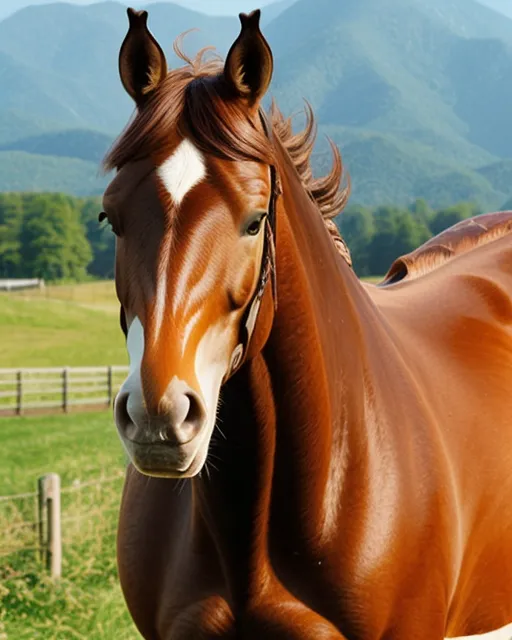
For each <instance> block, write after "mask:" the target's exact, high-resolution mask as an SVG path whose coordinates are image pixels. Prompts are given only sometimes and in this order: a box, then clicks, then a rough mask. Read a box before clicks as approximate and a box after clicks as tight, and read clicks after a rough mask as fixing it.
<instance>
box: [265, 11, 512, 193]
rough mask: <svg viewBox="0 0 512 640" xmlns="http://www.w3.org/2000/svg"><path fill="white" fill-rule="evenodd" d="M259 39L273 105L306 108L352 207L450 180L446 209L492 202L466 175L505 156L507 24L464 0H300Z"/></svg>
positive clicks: (511, 61)
mask: <svg viewBox="0 0 512 640" xmlns="http://www.w3.org/2000/svg"><path fill="white" fill-rule="evenodd" d="M266 33H267V35H268V38H269V40H270V42H271V43H272V46H273V51H274V55H275V57H276V60H277V63H276V75H275V79H274V84H273V91H274V93H275V94H276V95H277V97H278V99H279V103H280V106H281V107H282V109H283V110H284V111H285V112H290V111H295V110H296V109H297V107H298V97H299V96H301V95H302V97H304V98H306V99H307V100H308V101H309V102H310V103H311V104H312V106H313V108H314V110H315V113H316V114H317V116H318V121H319V124H320V128H321V130H323V131H324V132H328V133H329V134H330V135H331V136H332V137H333V138H334V139H335V141H336V142H337V143H338V144H339V145H340V146H341V148H342V151H343V154H344V159H345V161H346V165H347V166H348V169H349V172H350V173H351V175H352V177H353V187H354V191H353V193H354V198H356V199H357V200H358V201H368V200H370V201H372V200H373V201H374V199H375V198H376V189H375V187H376V188H377V192H378V191H379V189H381V190H382V197H383V198H384V199H385V200H387V201H391V202H393V201H395V202H397V201H400V202H404V199H405V195H406V194H409V198H414V197H419V196H421V195H424V194H425V193H426V192H428V188H430V187H429V186H428V185H433V184H434V183H435V181H436V180H439V179H440V178H441V177H442V176H444V175H448V176H451V178H452V179H453V177H454V174H453V171H454V170H455V171H456V172H459V173H458V174H457V175H459V174H460V172H462V175H461V176H459V177H460V179H459V178H458V179H457V180H455V181H454V189H453V197H454V198H455V197H458V196H460V195H461V194H463V193H465V192H467V193H468V195H471V193H474V194H475V197H476V196H478V198H479V199H480V200H481V201H483V202H485V205H486V206H496V204H499V203H500V198H502V197H503V193H502V191H501V190H499V189H496V188H495V187H494V186H493V185H492V184H491V183H489V182H488V181H487V179H486V178H484V177H483V176H481V175H480V174H477V173H476V172H474V171H473V170H474V169H476V168H478V167H479V166H483V165H486V164H490V163H491V162H492V159H493V158H494V159H495V158H496V157H506V156H510V155H512V128H511V127H510V125H509V122H510V110H509V105H511V104H512V100H511V98H512V21H511V20H507V19H505V18H503V17H502V16H499V15H497V14H496V13H495V12H493V11H491V10H489V9H488V8H487V7H484V6H482V5H480V4H478V3H477V2H473V1H472V0H451V1H450V2H446V0H342V1H340V0H314V1H313V0H299V2H297V3H296V4H295V5H293V6H292V7H291V9H289V10H288V11H287V12H285V13H284V14H281V15H280V16H278V18H277V19H276V20H274V21H273V22H272V23H271V24H270V25H269V26H268V28H267V30H266ZM377 159H379V160H378V164H377V165H376V161H377ZM370 166H371V167H372V170H370V169H369V167H370ZM418 169H422V171H420V172H419V173H418V171H417V170H418ZM422 172H423V178H422V179H421V180H420V181H418V180H419V179H420V177H421V174H422ZM398 176H400V178H399V179H398ZM386 180H387V183H385V181H386ZM468 180H469V181H470V182H471V181H473V183H474V184H473V185H472V187H471V188H466V187H464V186H463V185H466V186H469V185H468ZM448 183H449V181H448ZM368 184H370V185H373V188H370V189H369V188H368ZM455 185H458V186H455ZM508 192H512V185H510V187H509V191H508ZM370 194H371V195H370ZM447 196H448V197H449V192H447V191H445V190H436V191H435V193H434V191H433V192H432V196H431V198H430V199H431V200H432V202H433V203H435V204H436V205H439V206H443V205H444V204H445V203H446V197H447Z"/></svg>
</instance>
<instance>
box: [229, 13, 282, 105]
mask: <svg viewBox="0 0 512 640" xmlns="http://www.w3.org/2000/svg"><path fill="white" fill-rule="evenodd" d="M260 17H261V11H260V10H259V9H257V10H256V11H253V12H252V13H250V14H249V15H246V14H245V13H241V14H240V15H239V18H240V23H241V25H242V29H241V31H240V34H239V36H238V38H237V39H236V40H235V42H234V43H233V45H232V47H231V49H230V50H229V53H228V55H227V58H226V64H225V65H224V77H225V78H226V80H227V82H228V84H229V85H231V87H232V88H233V89H234V91H235V92H236V94H238V95H239V96H241V97H243V98H246V99H248V100H249V103H250V104H251V106H253V105H255V104H256V103H258V102H259V101H260V100H261V98H262V97H263V96H264V95H265V93H266V91H267V89H268V87H269V85H270V81H271V79H272V70H273V66H274V63H273V59H272V51H271V50H270V47H269V45H268V42H267V41H266V40H265V38H264V37H263V34H262V33H261V31H260Z"/></svg>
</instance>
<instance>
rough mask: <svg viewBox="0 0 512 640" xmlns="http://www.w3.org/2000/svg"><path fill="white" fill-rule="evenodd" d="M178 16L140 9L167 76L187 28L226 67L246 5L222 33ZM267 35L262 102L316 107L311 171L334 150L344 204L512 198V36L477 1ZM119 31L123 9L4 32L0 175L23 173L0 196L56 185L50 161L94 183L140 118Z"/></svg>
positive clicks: (334, 20)
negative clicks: (269, 77)
mask: <svg viewBox="0 0 512 640" xmlns="http://www.w3.org/2000/svg"><path fill="white" fill-rule="evenodd" d="M2 1H3V0H2ZM494 1H495V2H498V0H494ZM178 2H183V4H185V3H186V5H187V7H186V8H185V7H183V6H179V5H178V4H172V3H157V4H149V5H148V6H147V9H148V11H149V24H150V28H151V30H152V31H153V33H154V34H155V35H156V37H157V38H158V40H159V41H160V43H161V44H162V46H163V48H164V49H165V51H166V54H167V55H168V59H169V62H170V65H171V66H172V65H175V64H178V63H179V64H182V62H181V61H178V60H177V59H176V57H175V56H174V54H173V52H172V44H173V40H174V38H175V37H176V36H178V35H179V34H180V33H182V32H184V31H186V30H188V29H190V28H193V27H197V28H199V32H193V33H190V34H189V35H188V36H187V38H186V39H185V50H186V51H187V52H188V53H191V54H194V53H195V52H196V51H197V49H198V48H200V47H202V46H206V45H210V44H213V45H214V46H215V47H216V48H217V50H218V52H219V53H220V54H221V55H225V54H226V52H227V50H228V48H229V46H230V45H231V43H232V42H233V40H234V39H235V37H236V36H237V34H238V32H239V21H238V18H237V17H236V13H237V12H238V9H239V7H240V4H239V3H237V11H236V12H233V13H234V14H235V15H232V16H231V17H229V16H228V17H225V16H220V17H219V16H212V15H205V14H204V13H199V12H197V11H194V10H192V9H191V8H190V7H197V8H204V7H205V4H206V3H207V2H210V0H190V1H189V0H178ZM234 2H235V0H225V4H224V5H223V4H222V3H220V2H216V3H215V4H214V3H212V4H211V5H210V4H209V5H208V6H209V7H210V9H209V10H211V11H213V7H215V11H220V10H221V8H222V7H226V8H227V9H229V7H231V6H234ZM488 2H491V0H488ZM230 3H232V4H230ZM256 4H258V3H256ZM261 4H263V3H261ZM139 5H140V3H139ZM227 9H226V10H227ZM263 19H264V21H265V24H266V26H265V27H264V33H265V35H266V37H267V38H268V40H269V42H270V44H271V46H272V50H273V53H274V58H275V75H274V80H273V84H272V87H271V94H272V95H274V96H275V97H276V99H277V102H278V104H279V106H280V107H281V109H282V110H283V111H284V112H285V113H296V112H297V111H299V110H300V109H301V108H302V106H303V102H302V98H306V99H307V100H308V101H309V102H310V103H311V104H312V106H313V108H314V111H315V114H316V116H317V119H318V122H319V126H320V133H321V134H322V135H321V136H320V138H319V143H318V147H317V150H316V153H315V161H314V162H315V170H316V171H320V170H321V169H323V168H325V167H326V166H327V155H326V153H325V152H326V150H327V146H326V144H325V140H324V134H328V135H330V136H331V137H332V138H333V139H334V140H335V142H336V143H337V144H338V145H339V146H340V147H341V150H342V153H343V158H344V162H345V164H346V166H347V168H348V170H349V173H350V175H351V177H352V183H353V196H352V201H358V202H361V203H366V204H380V203H384V202H390V203H396V204H403V203H408V202H410V201H412V200H414V199H415V198H417V197H426V198H427V199H428V200H429V201H430V202H431V204H432V206H445V205H449V204H452V203H453V202H455V201H457V200H460V199H465V198H468V199H474V200H478V201H479V202H480V203H481V204H482V206H484V207H488V208H494V207H497V206H499V205H501V204H502V203H503V202H504V201H505V200H506V199H508V198H510V197H511V196H512V180H509V176H510V177H511V179H512V175H511V170H510V158H511V157H512V127H510V124H509V123H510V116H511V113H510V109H511V107H510V105H512V20H509V19H507V18H505V17H503V16H502V15H499V14H497V13H496V12H495V11H493V10H492V9H490V8H488V7H486V6H483V4H480V3H479V2H477V1H476V0H449V1H448V0H295V1H294V0H282V1H281V2H276V3H274V4H270V5H269V6H268V7H267V8H264V9H263ZM126 29H127V18H126V8H125V6H123V5H122V4H120V3H118V2H102V3H99V4H94V5H90V6H77V5H71V4H49V5H41V6H33V7H28V8H25V9H22V10H21V11H18V12H17V13H15V14H14V15H12V16H10V17H9V18H7V19H5V20H3V21H2V22H0V74H1V77H2V80H3V82H2V84H1V85H0V159H1V158H4V159H5V158H14V159H15V160H16V163H15V164H16V167H17V168H16V172H18V173H17V174H16V176H17V177H16V176H14V173H13V172H9V171H7V178H6V177H5V176H4V178H3V182H2V188H3V189H8V188H11V187H9V184H10V183H9V176H10V175H11V176H14V178H15V183H16V184H20V181H19V175H20V174H19V172H20V171H22V167H29V165H30V167H32V168H31V169H30V170H31V171H32V170H34V169H33V167H35V166H36V165H37V167H39V168H38V169H37V175H38V176H40V177H41V179H39V178H38V181H37V182H38V184H42V182H41V181H42V180H43V177H44V179H47V180H48V184H49V185H50V184H51V185H56V184H57V183H58V178H59V179H63V178H64V176H63V175H62V174H60V176H56V177H55V178H53V177H52V178H50V176H49V175H47V174H46V173H44V172H42V170H41V169H40V166H42V163H43V162H45V159H46V161H48V162H49V161H50V159H51V162H50V166H51V167H53V169H54V170H55V171H60V172H62V171H64V172H65V171H66V169H65V162H64V160H65V159H66V158H71V159H73V160H76V161H78V162H82V163H86V165H84V170H85V171H86V173H87V175H88V176H89V175H92V173H90V169H91V168H92V167H93V166H95V167H96V168H97V166H98V161H99V158H100V157H101V156H102V154H103V152H104V150H105V149H106V148H107V147H108V145H109V144H110V142H111V140H112V139H113V138H114V137H115V136H116V135H117V134H118V133H119V132H120V130H121V129H122V128H123V127H124V125H125V124H126V122H127V121H128V119H129V117H130V114H131V113H132V110H133V105H132V102H131V100H130V99H129V98H128V97H127V96H126V94H125V92H124V90H123V89H122V87H121V83H120V81H119V77H118V70H117V57H118V52H119V47H120V44H121V42H122V40H123V38H124V36H125V34H126ZM269 99H270V98H269ZM269 99H268V100H269ZM268 100H267V104H268ZM299 122H300V117H299V118H297V124H299ZM3 166H4V167H7V166H8V163H7V162H5V164H4V165H3ZM13 166H14V165H13ZM69 166H70V179H69V180H68V181H67V184H68V185H71V186H69V187H68V188H70V189H71V188H73V189H74V191H73V192H74V193H77V192H78V191H77V189H78V190H80V193H83V192H84V191H83V189H84V188H90V189H91V190H92V191H94V192H97V191H98V189H99V188H100V186H99V185H101V184H103V183H102V182H101V180H102V179H99V178H97V175H96V174H95V176H94V178H91V179H90V180H89V178H87V179H85V180H84V181H83V182H80V181H76V171H75V168H76V167H77V166H82V165H75V164H73V163H71V164H70V165H69ZM85 166H86V167H87V169H85ZM27 170H28V169H27ZM96 173H97V172H96ZM14 178H13V179H14ZM98 180H99V182H98ZM28 183H30V184H33V183H34V181H33V180H32V181H30V180H29V181H28ZM73 185H75V186H73ZM48 188H50V187H48ZM52 188H53V187H52Z"/></svg>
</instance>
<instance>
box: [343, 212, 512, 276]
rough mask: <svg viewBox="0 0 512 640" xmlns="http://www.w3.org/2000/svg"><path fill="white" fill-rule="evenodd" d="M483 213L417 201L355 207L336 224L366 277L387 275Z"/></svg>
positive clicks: (360, 270)
mask: <svg viewBox="0 0 512 640" xmlns="http://www.w3.org/2000/svg"><path fill="white" fill-rule="evenodd" d="M510 204H511V205H512V203H510ZM481 213H482V211H481V209H480V208H479V207H478V206H477V205H476V204H474V203H472V202H461V203H459V204H458V205H455V206H453V207H448V208H446V209H440V210H438V211H432V210H431V209H430V207H429V205H428V203H427V202H426V201H425V200H417V201H416V202H414V203H413V204H411V205H410V206H409V207H408V208H400V207H392V206H381V207H376V208H370V207H363V206H360V205H351V206H349V207H347V209H346V210H345V211H344V212H343V213H342V214H341V215H340V216H339V217H338V218H337V219H336V222H337V224H338V228H339V229H340V232H341V234H342V235H343V237H344V238H345V240H346V242H347V244H348V246H349V248H350V252H351V254H352V259H353V263H354V269H355V271H356V273H357V274H358V275H359V276H360V277H365V276H369V275H382V274H384V273H386V272H387V271H388V269H389V267H390V266H391V264H392V263H393V261H394V260H396V258H398V257H399V256H401V255H403V254H406V253H409V252H411V251H414V249H416V248H418V247H419V246H420V245H421V244H423V243H424V242H426V241H427V240H428V239H429V238H431V237H432V236H433V235H437V234H438V233H441V232H442V231H444V230H445V229H447V228H448V227H451V226H453V225H454V224H457V223H458V222H460V221H461V220H465V219H466V218H470V217H472V216H476V215H479V214H481Z"/></svg>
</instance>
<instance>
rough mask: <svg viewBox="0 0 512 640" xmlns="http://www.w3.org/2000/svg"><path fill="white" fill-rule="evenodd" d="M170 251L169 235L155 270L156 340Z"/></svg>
mask: <svg viewBox="0 0 512 640" xmlns="http://www.w3.org/2000/svg"><path fill="white" fill-rule="evenodd" d="M170 251H171V242H170V237H167V238H165V239H164V242H163V246H162V250H161V255H160V264H159V265H158V272H157V276H156V277H157V285H156V298H155V315H156V317H155V333H154V339H155V341H156V340H157V338H158V336H159V334H160V329H161V328H162V322H163V319H164V311H165V301H166V299H167V275H168V273H167V272H168V269H169V259H170Z"/></svg>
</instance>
